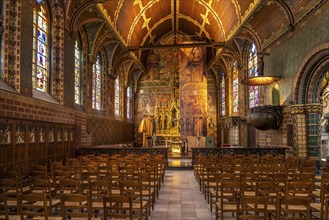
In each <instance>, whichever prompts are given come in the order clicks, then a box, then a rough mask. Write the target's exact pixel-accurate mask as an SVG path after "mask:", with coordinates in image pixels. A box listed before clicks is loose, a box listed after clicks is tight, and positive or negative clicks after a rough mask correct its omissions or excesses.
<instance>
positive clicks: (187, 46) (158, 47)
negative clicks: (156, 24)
mask: <svg viewBox="0 0 329 220" xmlns="http://www.w3.org/2000/svg"><path fill="white" fill-rule="evenodd" d="M224 46H225V43H221V42H219V43H191V44H177V43H176V44H172V45H168V44H167V45H147V46H138V47H128V51H131V52H133V51H139V50H153V49H166V48H190V47H212V48H221V47H224Z"/></svg>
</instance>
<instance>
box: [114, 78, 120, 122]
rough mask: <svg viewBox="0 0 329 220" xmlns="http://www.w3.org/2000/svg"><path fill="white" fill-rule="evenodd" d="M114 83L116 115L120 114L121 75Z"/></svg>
mask: <svg viewBox="0 0 329 220" xmlns="http://www.w3.org/2000/svg"><path fill="white" fill-rule="evenodd" d="M114 83H115V85H114V99H115V100H114V105H115V115H116V116H120V80H119V77H118V78H117V79H116V80H115V82H114Z"/></svg>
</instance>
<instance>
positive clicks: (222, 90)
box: [221, 72, 226, 116]
mask: <svg viewBox="0 0 329 220" xmlns="http://www.w3.org/2000/svg"><path fill="white" fill-rule="evenodd" d="M221 97H222V115H223V116H224V115H225V114H226V100H225V99H226V94H225V73H224V72H222V76H221Z"/></svg>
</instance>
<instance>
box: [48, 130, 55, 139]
mask: <svg viewBox="0 0 329 220" xmlns="http://www.w3.org/2000/svg"><path fill="white" fill-rule="evenodd" d="M49 142H54V129H53V128H52V129H49Z"/></svg>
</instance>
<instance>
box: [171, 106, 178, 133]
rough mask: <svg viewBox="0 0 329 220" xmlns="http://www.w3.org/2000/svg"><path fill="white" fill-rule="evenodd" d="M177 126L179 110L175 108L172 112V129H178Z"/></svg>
mask: <svg viewBox="0 0 329 220" xmlns="http://www.w3.org/2000/svg"><path fill="white" fill-rule="evenodd" d="M176 126H177V110H176V109H175V108H174V109H173V110H172V127H173V128H174V127H176Z"/></svg>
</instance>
